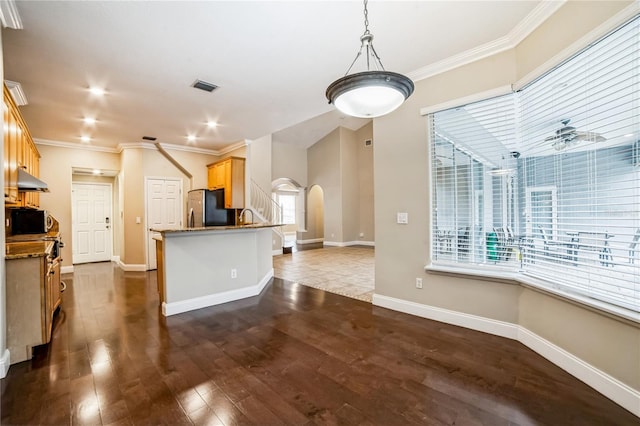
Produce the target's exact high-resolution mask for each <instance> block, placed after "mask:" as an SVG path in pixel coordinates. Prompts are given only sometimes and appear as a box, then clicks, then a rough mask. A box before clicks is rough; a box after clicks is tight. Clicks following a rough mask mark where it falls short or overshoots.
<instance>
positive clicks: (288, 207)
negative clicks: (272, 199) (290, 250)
mask: <svg viewBox="0 0 640 426" xmlns="http://www.w3.org/2000/svg"><path fill="white" fill-rule="evenodd" d="M278 203H279V204H280V207H281V208H282V223H283V224H286V225H293V224H295V223H296V196H295V195H289V194H286V195H284V194H278Z"/></svg>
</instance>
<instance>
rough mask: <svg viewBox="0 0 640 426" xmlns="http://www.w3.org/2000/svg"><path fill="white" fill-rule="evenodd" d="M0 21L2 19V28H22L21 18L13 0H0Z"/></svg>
mask: <svg viewBox="0 0 640 426" xmlns="http://www.w3.org/2000/svg"><path fill="white" fill-rule="evenodd" d="M0 21H2V26H3V27H4V28H12V29H14V30H21V29H22V18H20V13H19V12H18V6H17V5H16V2H15V1H14V0H3V1H0Z"/></svg>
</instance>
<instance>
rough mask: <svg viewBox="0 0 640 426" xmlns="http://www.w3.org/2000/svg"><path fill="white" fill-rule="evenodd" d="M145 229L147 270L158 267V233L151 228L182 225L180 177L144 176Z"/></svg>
mask: <svg viewBox="0 0 640 426" xmlns="http://www.w3.org/2000/svg"><path fill="white" fill-rule="evenodd" d="M145 191H146V205H145V212H146V214H145V216H146V218H145V223H146V229H147V270H151V269H157V268H158V259H157V257H156V240H155V238H158V237H160V233H158V232H153V231H151V229H152V228H153V229H178V228H181V227H182V212H183V211H184V208H183V204H184V203H183V200H182V179H178V178H162V177H160V178H149V177H145Z"/></svg>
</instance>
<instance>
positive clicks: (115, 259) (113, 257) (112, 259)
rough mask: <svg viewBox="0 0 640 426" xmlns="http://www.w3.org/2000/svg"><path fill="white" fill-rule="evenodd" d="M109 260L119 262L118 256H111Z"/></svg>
mask: <svg viewBox="0 0 640 426" xmlns="http://www.w3.org/2000/svg"><path fill="white" fill-rule="evenodd" d="M111 261H112V262H115V263H116V264H117V265H119V264H120V256H111Z"/></svg>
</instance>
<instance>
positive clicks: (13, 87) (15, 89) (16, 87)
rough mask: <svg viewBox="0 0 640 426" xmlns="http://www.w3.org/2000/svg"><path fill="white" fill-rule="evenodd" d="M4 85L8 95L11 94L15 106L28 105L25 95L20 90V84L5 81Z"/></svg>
mask: <svg viewBox="0 0 640 426" xmlns="http://www.w3.org/2000/svg"><path fill="white" fill-rule="evenodd" d="M4 84H6V85H7V89H9V93H11V97H12V98H13V101H14V102H15V103H16V105H17V106H23V105H27V104H28V103H29V102H28V101H27V95H25V93H24V90H22V84H20V83H18V82H17V81H11V80H5V81H4Z"/></svg>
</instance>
